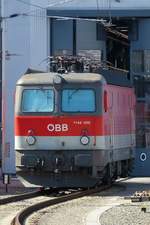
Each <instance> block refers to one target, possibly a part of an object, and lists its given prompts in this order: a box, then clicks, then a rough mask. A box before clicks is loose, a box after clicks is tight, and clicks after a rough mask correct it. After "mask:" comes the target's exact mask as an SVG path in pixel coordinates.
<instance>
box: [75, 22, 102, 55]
mask: <svg viewBox="0 0 150 225" xmlns="http://www.w3.org/2000/svg"><path fill="white" fill-rule="evenodd" d="M79 50H101V51H102V52H103V53H102V54H103V59H106V40H105V39H104V40H97V34H96V22H90V21H78V22H77V52H79Z"/></svg>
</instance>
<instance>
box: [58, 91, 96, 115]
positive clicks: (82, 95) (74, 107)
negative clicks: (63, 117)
mask: <svg viewBox="0 0 150 225" xmlns="http://www.w3.org/2000/svg"><path fill="white" fill-rule="evenodd" d="M95 108H96V107H95V91H94V90H93V89H65V90H63V91H62V111H63V112H95Z"/></svg>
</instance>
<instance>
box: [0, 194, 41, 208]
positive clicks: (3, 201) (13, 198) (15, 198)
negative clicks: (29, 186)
mask: <svg viewBox="0 0 150 225" xmlns="http://www.w3.org/2000/svg"><path fill="white" fill-rule="evenodd" d="M41 194H42V191H40V190H39V191H32V192H29V193H25V194H20V195H15V196H11V197H8V198H4V199H0V205H4V204H8V203H12V202H18V201H21V200H26V199H30V198H34V197H38V196H40V195H41Z"/></svg>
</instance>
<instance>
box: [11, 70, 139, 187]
mask: <svg viewBox="0 0 150 225" xmlns="http://www.w3.org/2000/svg"><path fill="white" fill-rule="evenodd" d="M134 109H135V95H134V90H133V88H132V87H129V86H119V85H114V84H109V82H108V81H107V79H106V78H104V76H102V75H100V74H96V73H67V74H66V73H64V74H58V73H52V72H51V73H35V74H33V73H31V74H25V75H24V76H22V77H21V78H20V79H19V80H18V82H17V85H16V100H15V151H16V170H17V174H18V176H19V177H20V178H21V180H22V181H23V183H24V184H25V185H26V186H34V185H36V186H43V187H92V186H94V185H97V184H99V183H101V182H110V181H111V180H112V179H116V178H117V177H118V176H120V177H124V176H127V175H128V171H129V170H130V169H131V167H132V161H133V158H134V146H135V115H134Z"/></svg>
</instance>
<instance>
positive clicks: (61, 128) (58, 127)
mask: <svg viewBox="0 0 150 225" xmlns="http://www.w3.org/2000/svg"><path fill="white" fill-rule="evenodd" d="M47 129H48V131H50V132H53V131H54V132H66V131H68V130H69V129H68V124H66V123H63V124H52V123H50V124H48V125H47Z"/></svg>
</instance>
